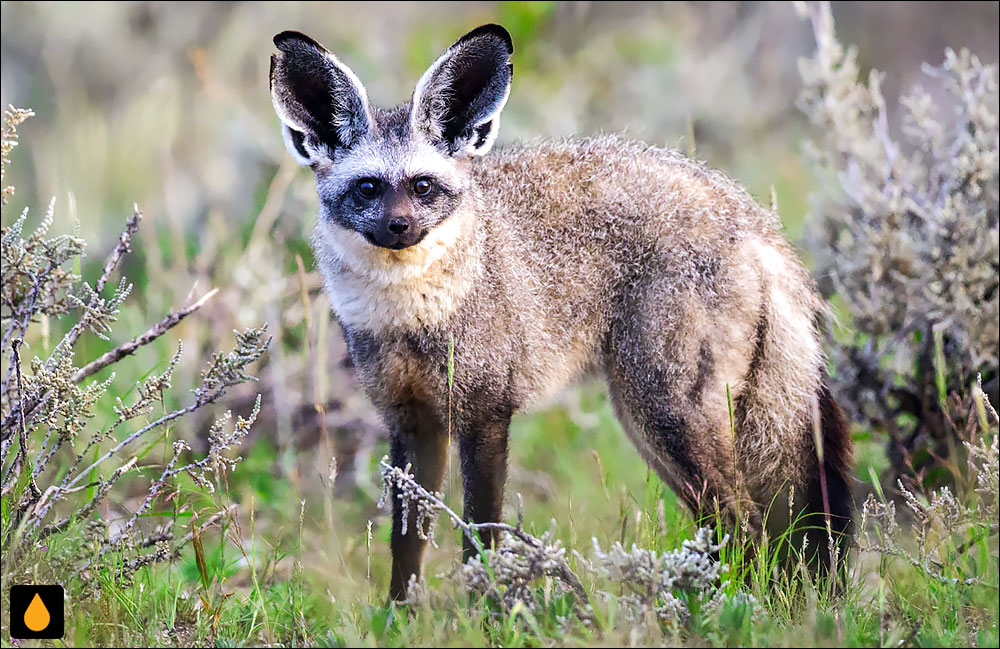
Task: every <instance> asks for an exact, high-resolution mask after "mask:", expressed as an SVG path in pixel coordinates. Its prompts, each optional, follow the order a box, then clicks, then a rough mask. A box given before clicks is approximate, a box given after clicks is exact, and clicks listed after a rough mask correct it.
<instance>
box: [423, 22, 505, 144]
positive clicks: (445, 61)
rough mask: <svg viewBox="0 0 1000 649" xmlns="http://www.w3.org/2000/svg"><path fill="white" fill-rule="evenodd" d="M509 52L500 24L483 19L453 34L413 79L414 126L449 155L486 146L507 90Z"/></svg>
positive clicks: (494, 131) (493, 136)
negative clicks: (458, 35) (457, 36)
mask: <svg viewBox="0 0 1000 649" xmlns="http://www.w3.org/2000/svg"><path fill="white" fill-rule="evenodd" d="M513 53H514V44H513V42H512V41H511V38H510V34H509V33H508V32H507V30H506V29H504V28H503V27H501V26H500V25H483V26H482V27H477V28H476V29H474V30H472V31H471V32H469V33H468V34H466V35H465V36H463V37H462V38H460V39H458V40H457V41H456V42H455V44H454V45H452V46H451V47H449V48H448V49H447V51H445V53H444V54H442V55H441V57H440V58H439V59H438V60H437V61H435V62H434V65H432V66H431V67H430V68H429V69H428V70H427V72H425V73H424V76H422V77H421V78H420V81H419V82H418V83H417V87H416V89H415V90H414V91H413V100H412V102H411V106H412V108H411V112H410V123H411V125H412V126H413V128H414V129H415V130H417V131H419V132H421V133H423V134H424V135H425V136H426V137H427V138H428V139H429V140H430V141H431V143H432V144H434V145H435V146H437V147H439V148H441V149H443V150H446V151H447V153H448V154H449V155H456V156H480V155H483V154H484V153H486V152H487V151H489V150H490V148H491V147H492V146H493V142H494V141H495V140H496V137H497V131H498V130H499V128H500V111H501V110H503V107H504V104H506V103H507V96H508V95H509V94H510V82H511V79H512V78H513V75H514V66H513V64H511V62H510V56H511V54H513Z"/></svg>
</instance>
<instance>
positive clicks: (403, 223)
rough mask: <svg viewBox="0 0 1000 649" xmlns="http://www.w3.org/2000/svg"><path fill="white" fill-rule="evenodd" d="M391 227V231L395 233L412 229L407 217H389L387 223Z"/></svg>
mask: <svg viewBox="0 0 1000 649" xmlns="http://www.w3.org/2000/svg"><path fill="white" fill-rule="evenodd" d="M386 227H388V228H389V232H392V233H393V234H403V233H404V232H406V231H407V230H409V229H410V223H409V222H408V221H407V220H406V219H398V218H397V219H389V223H388V224H387V225H386Z"/></svg>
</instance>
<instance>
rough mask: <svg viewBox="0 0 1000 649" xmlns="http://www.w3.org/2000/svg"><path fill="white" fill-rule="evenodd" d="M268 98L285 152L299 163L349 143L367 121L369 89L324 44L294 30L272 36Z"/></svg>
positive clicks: (355, 139)
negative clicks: (283, 142) (276, 117)
mask: <svg viewBox="0 0 1000 649" xmlns="http://www.w3.org/2000/svg"><path fill="white" fill-rule="evenodd" d="M274 44H275V46H276V47H277V48H278V54H273V55H271V103H272V104H274V110H275V112H277V113H278V117H279V118H280V119H281V125H282V128H281V130H282V135H283V136H284V138H285V145H286V146H287V147H288V151H289V153H291V154H292V156H293V157H294V158H295V159H296V160H297V161H298V162H299V164H302V165H311V164H313V163H314V162H316V161H317V159H319V158H320V157H324V156H325V157H330V158H332V157H333V153H334V151H336V150H337V149H340V148H350V147H352V146H354V145H355V144H356V143H357V142H358V141H359V140H360V139H361V138H363V137H364V136H365V135H366V134H367V133H368V132H369V131H370V130H371V124H372V118H371V110H370V108H369V105H368V93H367V92H366V91H365V87H364V86H363V85H362V84H361V81H359V80H358V77H357V76H356V75H355V74H354V72H352V71H351V69H350V68H348V67H347V66H346V65H344V64H343V63H341V62H340V61H339V60H338V59H337V57H335V56H334V55H333V54H331V53H330V52H329V51H328V50H327V49H326V48H325V47H323V46H322V45H320V44H319V43H317V42H316V41H314V40H313V39H311V38H309V37H308V36H306V35H305V34H301V33H299V32H293V31H287V32H281V33H280V34H278V35H277V36H275V37H274Z"/></svg>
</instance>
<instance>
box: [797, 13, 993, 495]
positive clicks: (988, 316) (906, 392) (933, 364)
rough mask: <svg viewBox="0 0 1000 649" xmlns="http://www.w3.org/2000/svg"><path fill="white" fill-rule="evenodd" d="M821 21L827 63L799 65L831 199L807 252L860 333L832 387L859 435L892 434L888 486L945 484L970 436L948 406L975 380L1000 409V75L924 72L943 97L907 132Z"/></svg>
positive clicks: (843, 347) (877, 79)
mask: <svg viewBox="0 0 1000 649" xmlns="http://www.w3.org/2000/svg"><path fill="white" fill-rule="evenodd" d="M809 14H810V18H811V20H812V25H813V30H814V32H815V35H816V42H817V51H816V54H815V56H814V57H813V58H811V59H808V60H803V61H802V62H801V64H800V70H801V74H802V78H803V80H804V88H803V91H802V93H801V96H800V106H801V108H802V110H803V111H804V112H805V113H806V115H808V117H809V119H810V120H811V121H812V123H813V124H814V125H815V126H816V127H817V130H818V131H819V132H820V133H822V135H821V136H819V137H818V138H817V139H816V141H814V142H811V143H808V150H807V153H808V154H809V155H810V157H811V158H812V160H813V161H814V163H815V165H816V167H817V170H818V172H819V174H820V175H821V177H822V179H825V180H826V181H828V182H829V185H830V187H829V189H830V190H829V191H825V192H822V193H819V194H817V195H815V196H814V197H813V199H814V200H813V204H814V205H813V212H812V214H811V217H810V219H811V223H810V224H809V227H807V232H809V233H810V234H811V238H810V239H808V241H807V243H808V247H809V248H810V249H811V252H812V253H813V255H814V257H815V261H816V265H815V269H816V273H817V277H818V279H819V284H820V287H821V289H822V290H823V292H824V293H825V294H826V295H827V296H828V297H833V296H836V297H835V300H834V303H835V304H837V305H839V306H840V307H841V308H842V313H843V314H844V315H845V316H846V319H848V320H849V325H850V328H851V331H850V333H846V334H844V335H845V336H846V338H844V339H842V340H838V341H837V342H834V343H833V345H832V361H833V363H834V365H835V366H836V373H835V375H834V378H833V386H832V387H833V389H834V391H835V393H836V394H837V396H838V397H839V401H840V403H841V404H842V405H844V407H845V408H847V409H848V410H849V411H850V413H851V414H852V415H853V417H854V419H855V421H857V422H859V423H862V424H864V425H866V426H868V427H870V428H871V429H873V430H877V431H883V432H885V433H887V434H888V437H889V442H888V455H889V459H890V461H891V463H892V465H893V469H894V475H893V476H889V482H890V483H895V481H896V478H897V477H899V476H901V475H907V474H911V473H917V474H920V475H922V476H923V477H924V478H925V479H927V480H928V481H929V483H937V482H940V481H943V479H944V478H945V476H947V472H941V471H939V470H938V469H940V468H941V464H942V463H943V461H944V460H946V459H947V458H949V457H950V456H951V455H952V454H954V453H955V452H956V451H961V449H962V445H961V439H960V437H961V436H960V434H959V431H961V430H963V429H964V427H965V425H964V423H963V421H961V420H959V421H955V420H953V419H952V418H950V417H949V416H948V415H947V414H946V413H947V410H948V408H947V407H946V404H945V402H946V401H947V400H951V399H953V398H955V397H954V396H953V395H968V394H969V390H970V389H971V386H972V384H973V383H974V382H975V380H976V376H977V375H978V374H981V375H982V378H983V384H984V389H985V391H986V393H987V394H989V395H991V396H992V398H993V400H994V401H996V400H997V387H998V386H997V381H998V373H997V367H998V333H997V322H998V313H1000V312H998V272H1000V271H998V264H1000V261H998V257H1000V248H998V245H1000V244H998V240H1000V231H998V213H997V209H998V208H997V205H998V199H1000V195H998V167H997V165H998V160H1000V158H998V145H1000V138H998V127H997V124H998V122H997V113H998V108H997V105H998V94H997V68H996V66H995V65H984V64H983V63H982V62H981V61H980V60H979V59H978V58H976V57H975V56H973V55H972V54H970V53H969V52H968V51H964V50H963V51H961V52H958V53H956V52H954V51H952V50H950V49H949V50H946V52H945V60H944V63H943V64H942V65H940V66H938V67H931V66H927V65H925V66H924V70H925V72H926V73H927V75H928V76H929V78H930V79H932V80H933V81H934V83H935V84H937V85H938V86H939V88H938V90H939V92H937V93H936V94H934V95H932V94H931V93H930V92H928V91H926V90H923V89H921V88H916V89H914V90H913V91H912V92H911V93H910V94H909V95H907V96H905V97H903V98H902V99H901V100H900V110H899V111H898V112H899V113H900V114H901V115H902V123H901V125H900V126H899V128H898V129H894V128H892V127H891V126H890V117H891V116H892V114H891V111H890V109H889V106H887V102H886V100H885V98H884V97H883V95H882V92H881V89H880V87H881V79H882V77H881V76H880V75H879V73H878V72H877V71H872V72H871V74H870V75H869V77H868V82H867V83H863V82H860V81H859V78H858V77H859V70H858V63H857V56H856V52H855V51H854V50H853V49H846V50H845V49H844V47H843V46H842V45H841V44H840V43H839V42H838V41H837V39H836V36H835V34H834V29H833V21H832V18H831V15H830V10H829V7H828V6H826V5H820V6H813V7H811V8H810V9H809ZM949 110H952V113H953V114H952V115H950V116H948V115H947V114H946V113H947V112H948V111H949ZM897 131H898V132H899V133H898V135H897V133H896V132H897ZM945 358H947V359H948V363H947V365H946V364H945V362H944V359H945ZM962 414H966V415H967V411H966V413H962ZM956 459H960V458H956Z"/></svg>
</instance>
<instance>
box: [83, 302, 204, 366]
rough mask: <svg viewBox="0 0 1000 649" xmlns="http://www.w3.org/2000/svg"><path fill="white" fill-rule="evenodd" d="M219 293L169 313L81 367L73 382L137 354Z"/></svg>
mask: <svg viewBox="0 0 1000 649" xmlns="http://www.w3.org/2000/svg"><path fill="white" fill-rule="evenodd" d="M218 292H219V289H217V288H213V289H212V290H211V291H209V292H208V293H205V295H203V296H201V298H200V299H199V300H198V301H197V302H194V303H192V304H189V305H188V306H186V307H184V308H183V309H181V310H180V311H177V312H170V313H168V314H167V317H165V318H163V320H160V321H159V322H158V323H156V324H155V325H153V326H152V327H150V328H149V329H147V330H146V332H145V333H143V334H142V335H139V336H136V337H135V338H133V339H132V340H130V341H128V342H126V343H122V344H121V345H119V346H118V347H115V348H114V349H112V350H111V351H109V352H107V353H105V354H103V355H102V356H101V357H100V358H97V359H95V360H93V361H91V362H90V363H88V364H87V365H85V366H83V367H81V368H80V369H79V370H77V372H76V374H74V375H73V381H74V382H75V383H79V382H80V381H82V380H83V379H85V378H87V377H89V376H92V375H94V374H96V373H98V372H100V371H101V370H103V369H104V368H105V367H107V366H108V365H111V364H113V363H117V362H118V361H120V360H121V359H123V358H125V357H126V356H128V355H129V354H133V353H135V351H136V350H137V349H139V348H140V347H142V346H143V345H148V344H149V343H151V342H153V341H154V340H156V339H157V338H159V337H160V336H162V335H163V334H165V333H167V332H168V331H169V330H170V329H172V328H173V327H174V326H176V325H177V324H178V323H179V322H180V321H181V320H183V319H184V318H186V317H187V316H189V315H191V314H192V313H194V312H195V311H197V310H198V309H200V308H201V307H203V306H204V305H205V303H206V302H208V301H209V300H210V299H212V297H214V296H215V294H216V293H218Z"/></svg>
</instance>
